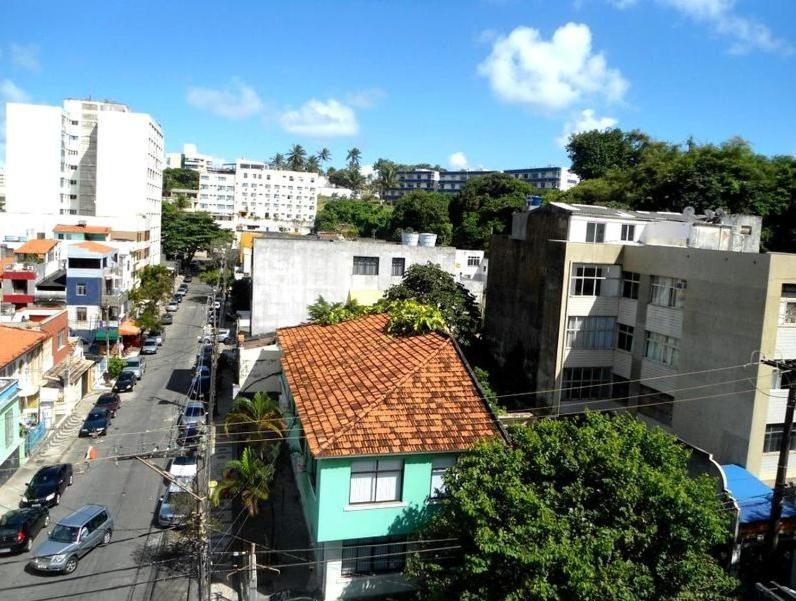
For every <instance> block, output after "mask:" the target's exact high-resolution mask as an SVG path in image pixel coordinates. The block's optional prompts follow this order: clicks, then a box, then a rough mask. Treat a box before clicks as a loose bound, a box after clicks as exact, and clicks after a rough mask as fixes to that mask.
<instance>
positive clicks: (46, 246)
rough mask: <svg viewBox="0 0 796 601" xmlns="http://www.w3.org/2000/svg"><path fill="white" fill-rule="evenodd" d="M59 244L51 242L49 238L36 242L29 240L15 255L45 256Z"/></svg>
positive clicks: (36, 240) (54, 241)
mask: <svg viewBox="0 0 796 601" xmlns="http://www.w3.org/2000/svg"><path fill="white" fill-rule="evenodd" d="M56 244H58V240H49V239H47V238H44V239H38V238H37V239H35V240H28V241H27V242H25V244H23V245H22V246H20V247H19V248H18V249H16V250H15V251H14V254H17V255H44V254H46V253H48V252H50V251H51V250H52V249H53V248H54V247H55V245H56Z"/></svg>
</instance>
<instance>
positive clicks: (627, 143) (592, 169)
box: [567, 128, 650, 179]
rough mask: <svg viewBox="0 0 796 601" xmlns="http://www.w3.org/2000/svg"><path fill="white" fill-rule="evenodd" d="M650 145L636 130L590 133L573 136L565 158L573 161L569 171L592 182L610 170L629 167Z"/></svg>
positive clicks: (608, 130)
mask: <svg viewBox="0 0 796 601" xmlns="http://www.w3.org/2000/svg"><path fill="white" fill-rule="evenodd" d="M649 141H650V139H649V137H648V136H647V135H646V134H643V133H641V132H640V131H637V130H634V131H629V132H624V131H622V130H621V129H618V128H613V129H607V130H604V131H600V130H597V129H593V130H591V131H585V132H581V133H577V134H572V136H570V138H569V143H568V144H567V154H568V155H569V158H570V160H571V161H572V167H571V169H572V171H573V172H575V173H576V174H577V175H578V176H579V177H580V178H581V179H592V178H595V177H603V176H604V175H606V174H607V173H608V171H609V170H611V169H617V168H619V169H625V168H628V167H632V166H633V165H635V164H636V163H638V161H639V158H640V155H641V153H642V152H643V150H644V147H645V146H646V144H647V143H649Z"/></svg>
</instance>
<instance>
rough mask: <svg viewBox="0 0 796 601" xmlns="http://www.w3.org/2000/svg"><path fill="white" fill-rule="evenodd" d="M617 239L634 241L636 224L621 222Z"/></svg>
mask: <svg viewBox="0 0 796 601" xmlns="http://www.w3.org/2000/svg"><path fill="white" fill-rule="evenodd" d="M619 239H620V240H622V241H624V242H635V240H636V224H635V223H623V224H622V232H621V234H620V236H619Z"/></svg>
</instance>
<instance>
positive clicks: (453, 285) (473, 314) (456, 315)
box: [384, 263, 481, 345]
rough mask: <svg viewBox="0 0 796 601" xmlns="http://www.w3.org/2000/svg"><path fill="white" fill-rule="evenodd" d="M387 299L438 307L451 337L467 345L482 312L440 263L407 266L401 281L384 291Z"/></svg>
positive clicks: (470, 341) (474, 332)
mask: <svg viewBox="0 0 796 601" xmlns="http://www.w3.org/2000/svg"><path fill="white" fill-rule="evenodd" d="M384 298H385V300H387V301H401V300H407V299H412V300H415V301H417V302H419V303H422V304H424V305H430V306H432V307H437V308H438V309H439V310H440V312H441V313H442V316H443V318H444V319H445V323H446V325H447V327H448V329H449V330H450V332H451V334H452V335H453V337H454V338H456V339H457V340H458V341H459V342H460V343H462V344H465V345H469V344H471V343H472V341H473V339H474V338H475V335H476V333H477V332H478V330H479V327H480V324H481V313H480V311H479V309H478V304H477V303H476V301H475V297H474V296H473V295H472V294H471V293H470V292H469V291H468V290H467V289H466V288H465V287H464V286H462V285H461V284H459V283H458V282H457V281H456V280H454V279H453V276H452V275H451V274H449V273H448V272H447V271H444V270H443V269H442V268H441V267H440V266H439V265H434V264H432V263H426V264H425V265H421V264H415V265H412V266H410V267H409V268H408V269H407V270H406V272H405V273H404V277H403V280H402V281H401V283H400V284H396V285H395V286H392V287H390V288H389V289H388V290H387V291H386V292H385V293H384Z"/></svg>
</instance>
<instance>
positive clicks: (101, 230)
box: [53, 224, 111, 234]
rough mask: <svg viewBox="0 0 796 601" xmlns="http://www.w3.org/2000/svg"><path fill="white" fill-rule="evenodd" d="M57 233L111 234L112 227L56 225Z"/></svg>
mask: <svg viewBox="0 0 796 601" xmlns="http://www.w3.org/2000/svg"><path fill="white" fill-rule="evenodd" d="M53 231H54V232H55V233H56V234H110V232H111V228H109V227H107V226H104V225H63V224H62V225H56V226H55V227H54V228H53Z"/></svg>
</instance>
